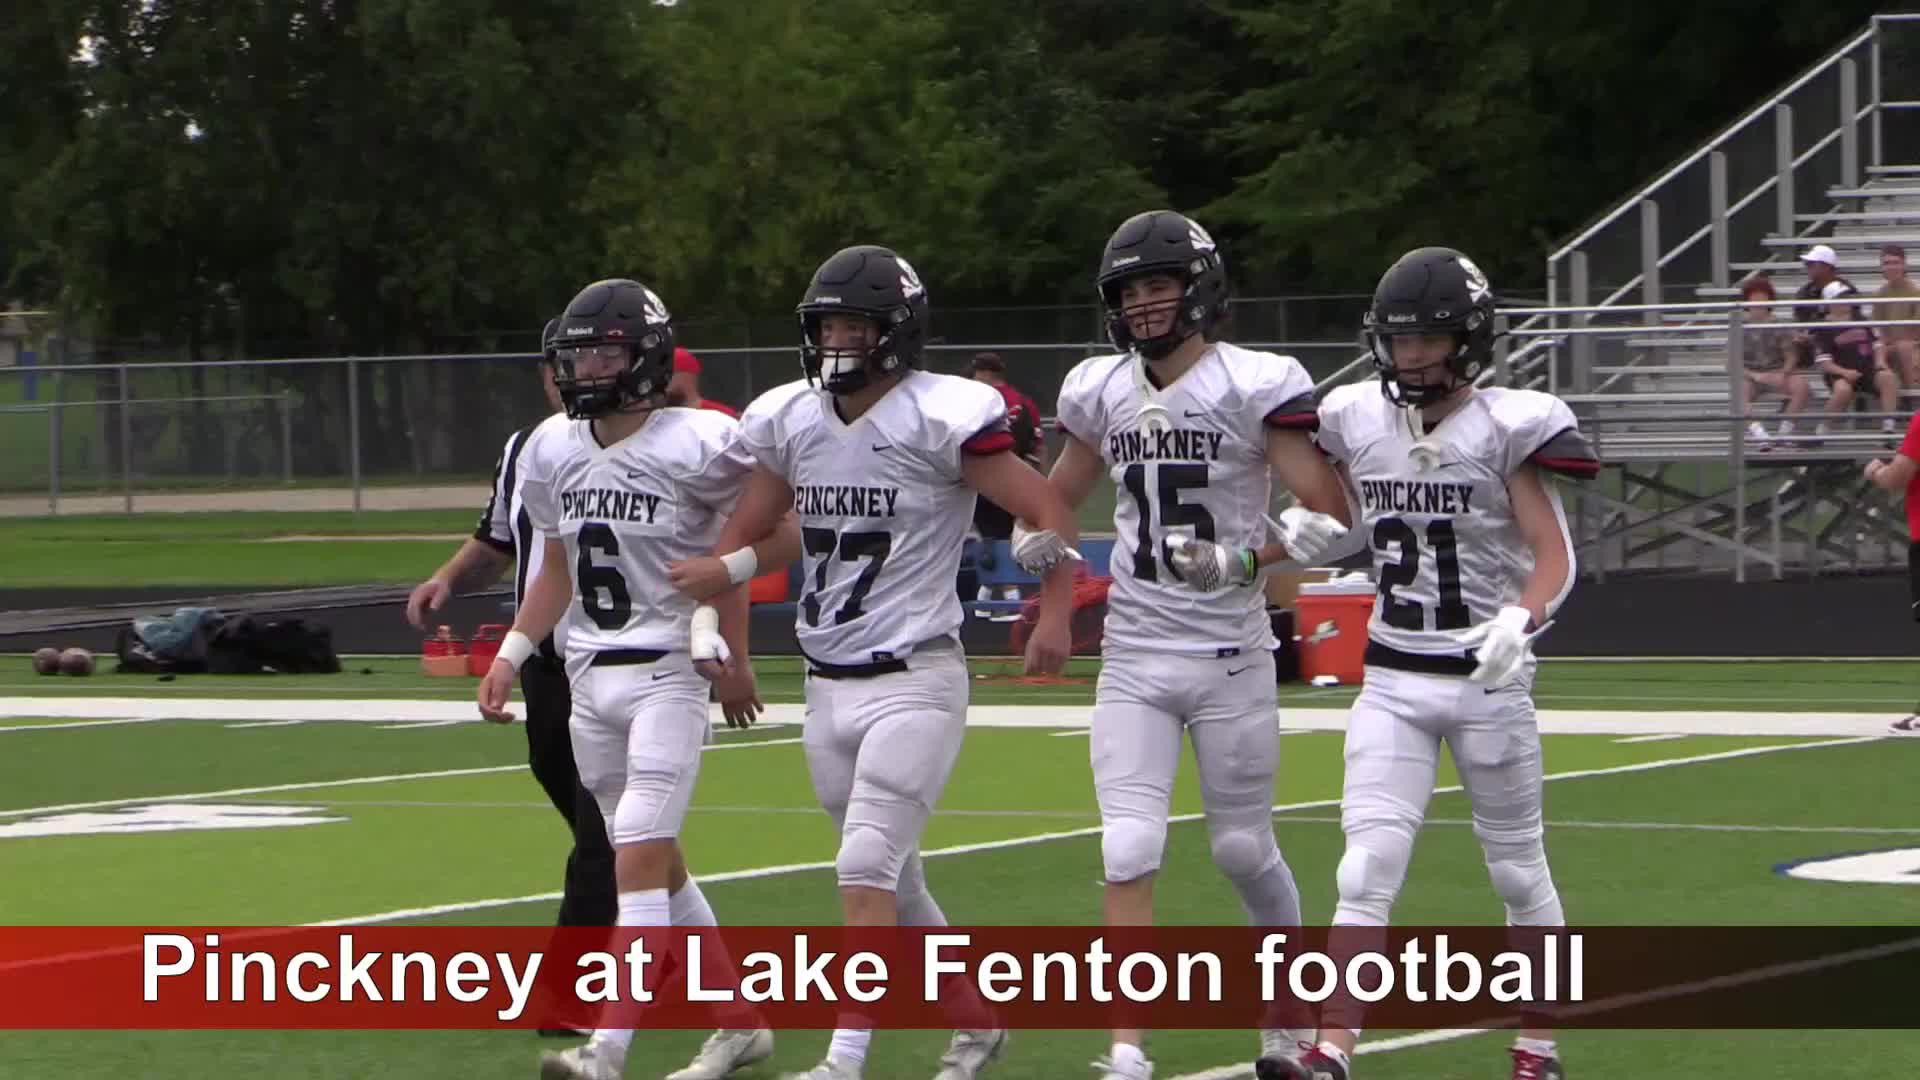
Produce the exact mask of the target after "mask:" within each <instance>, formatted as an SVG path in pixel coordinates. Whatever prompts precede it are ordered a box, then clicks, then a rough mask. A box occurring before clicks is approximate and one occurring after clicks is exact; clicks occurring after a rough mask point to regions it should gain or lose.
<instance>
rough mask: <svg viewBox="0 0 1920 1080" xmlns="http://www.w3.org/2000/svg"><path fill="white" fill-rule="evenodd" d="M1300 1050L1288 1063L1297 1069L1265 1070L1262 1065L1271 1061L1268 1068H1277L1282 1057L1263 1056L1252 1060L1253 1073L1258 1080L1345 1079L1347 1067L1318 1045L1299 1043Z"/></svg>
mask: <svg viewBox="0 0 1920 1080" xmlns="http://www.w3.org/2000/svg"><path fill="white" fill-rule="evenodd" d="M1300 1050H1301V1053H1300V1056H1299V1057H1297V1058H1295V1059H1293V1061H1292V1062H1290V1063H1288V1064H1291V1065H1292V1066H1293V1068H1294V1069H1296V1070H1298V1071H1296V1072H1270V1071H1267V1069H1264V1068H1262V1066H1263V1065H1266V1064H1267V1062H1269V1061H1272V1062H1273V1064H1272V1065H1271V1066H1268V1068H1272V1069H1277V1068H1279V1067H1280V1065H1281V1061H1282V1059H1279V1058H1271V1059H1270V1058H1264V1057H1263V1058H1261V1059H1260V1060H1259V1061H1256V1062H1254V1065H1253V1070H1254V1075H1255V1076H1258V1077H1259V1078H1260V1080H1347V1067H1346V1066H1345V1065H1342V1064H1340V1063H1339V1062H1338V1061H1336V1060H1334V1059H1333V1058H1332V1057H1330V1056H1329V1055H1327V1054H1325V1053H1323V1052H1321V1050H1320V1048H1319V1047H1317V1046H1309V1045H1308V1044H1306V1043H1301V1044H1300Z"/></svg>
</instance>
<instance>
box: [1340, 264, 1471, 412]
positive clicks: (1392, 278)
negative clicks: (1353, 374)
mask: <svg viewBox="0 0 1920 1080" xmlns="http://www.w3.org/2000/svg"><path fill="white" fill-rule="evenodd" d="M1365 326H1366V335H1367V351H1368V352H1369V353H1371V354H1372V358H1373V368H1374V370H1375V371H1377V372H1379V374H1380V390H1381V392H1382V393H1384V394H1386V395H1387V400H1389V401H1391V402H1393V403H1394V404H1395V405H1399V406H1401V407H1403V408H1405V407H1416V406H1421V405H1428V404H1431V403H1433V402H1435V401H1439V400H1440V399H1441V398H1444V397H1446V396H1447V395H1448V394H1451V393H1453V392H1454V391H1455V390H1457V389H1459V388H1460V387H1461V386H1463V385H1466V384H1469V383H1472V382H1473V380H1474V379H1476V378H1478V377H1479V376H1480V373H1481V372H1483V371H1485V370H1486V368H1487V365H1488V364H1489V363H1491V362H1492V361H1493V287H1492V286H1491V285H1488V284H1487V276H1486V275H1485V274H1483V273H1481V272H1480V268H1479V267H1478V266H1475V265H1474V263H1473V260H1472V259H1469V258H1467V257H1466V256H1465V255H1462V254H1460V253H1459V252H1458V251H1455V250H1454V249H1452V248H1446V247H1424V248H1417V249H1415V250H1413V251H1409V252H1407V253H1406V254H1405V255H1402V256H1400V259H1399V261H1398V262H1396V263H1394V264H1393V265H1392V266H1390V267H1388V268H1387V272H1386V273H1385V274H1383V275H1381V277H1380V284H1379V285H1378V286H1376V287H1375V288H1374V290H1373V306H1372V307H1370V308H1368V309H1367V314H1366V323H1365ZM1395 334H1452V335H1453V340H1454V350H1453V352H1452V353H1450V354H1448V356H1447V361H1446V366H1447V371H1448V373H1449V374H1451V375H1452V376H1453V377H1452V378H1451V379H1447V380H1444V381H1441V382H1433V383H1413V382H1404V381H1402V380H1401V379H1400V373H1399V369H1398V368H1396V367H1395V366H1394V362H1393V342H1392V338H1393V336H1394V335H1395Z"/></svg>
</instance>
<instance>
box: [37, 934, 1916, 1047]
mask: <svg viewBox="0 0 1920 1080" xmlns="http://www.w3.org/2000/svg"><path fill="white" fill-rule="evenodd" d="M1916 971H1920V929H1915V928H1910V927H1737V928H1735V927H1589V928H1581V927H1574V928H1520V927H1513V928H1508V927H1395V928H1392V929H1390V930H1387V929H1361V928H1337V929H1334V930H1331V931H1330V930H1329V929H1327V928H1325V927H1315V928H1306V929H1301V928H1288V927H1277V928H1265V929H1259V928H1256V929H1248V928H1245V927H1233V928H1226V927H1164V928H1158V929H1144V928H1129V929H1113V928H1101V927H1085V926H1038V927H1034V926H992V927H942V928H938V929H928V928H914V929H899V930H894V929H886V930H871V929H842V928H839V927H772V926H753V927H728V928H725V929H718V930H713V929H709V930H701V931H686V930H668V929H661V930H657V931H652V930H650V931H646V932H635V931H631V930H625V931H608V930H594V929H573V928H568V929H561V930H554V929H550V928H532V927H344V928H341V927H329V928H311V927H300V928H295V927H4V928H0V1028H16V1029H29V1028H67V1029H87V1028H97V1029H105V1028H147V1029H174V1028H339V1029H346V1028H494V1027H523V1028H530V1027H561V1026H567V1027H635V1028H704V1027H713V1026H727V1027H735V1026H742V1025H744V1024H747V1023H749V1022H751V1023H756V1024H764V1025H767V1026H771V1027H775V1028H786V1029H805V1028H814V1029H818V1028H830V1027H836V1026H870V1027H879V1028H944V1027H954V1026H962V1027H980V1026H989V1025H991V1026H1000V1027H1019V1028H1081V1029H1104V1028H1108V1027H1114V1026H1140V1027H1147V1028H1157V1029H1173V1028H1247V1027H1256V1026H1289V1027H1293V1026H1302V1027H1305V1026H1322V1027H1336V1026H1339V1027H1365V1028H1367V1029H1370V1030H1380V1029H1408V1028H1431V1027H1457V1026H1489V1025H1495V1026H1497V1025H1501V1024H1509V1023H1519V1022H1522V1021H1525V1022H1527V1023H1529V1024H1539V1025H1547V1026H1554V1027H1562V1028H1578V1027H1584V1028H1836V1027H1838V1028H1876V1027H1878V1028H1893V1027H1920V995H1916V994H1915V993H1914V992H1913V985H1914V984H1913V979H1912V976H1913V973H1914V972H1916Z"/></svg>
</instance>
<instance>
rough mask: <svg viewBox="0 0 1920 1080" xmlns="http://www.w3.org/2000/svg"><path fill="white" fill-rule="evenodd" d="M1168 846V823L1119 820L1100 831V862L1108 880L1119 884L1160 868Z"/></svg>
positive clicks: (1116, 819) (1129, 819) (1131, 819)
mask: <svg viewBox="0 0 1920 1080" xmlns="http://www.w3.org/2000/svg"><path fill="white" fill-rule="evenodd" d="M1166 846H1167V826H1166V825H1165V823H1160V822H1153V821H1149V820H1147V819H1145V818H1130V817H1128V818H1115V819H1114V820H1112V821H1109V822H1108V823H1107V825H1106V828H1104V829H1102V830H1100V860H1101V862H1102V863H1103V864H1104V866H1105V869H1106V875H1107V881H1109V882H1110V883H1112V884H1115V885H1118V884H1122V883H1124V882H1128V881H1133V880H1135V879H1137V878H1143V877H1146V876H1147V875H1148V874H1151V873H1153V872H1154V871H1155V870H1158V869H1160V855H1161V853H1162V852H1163V851H1165V850H1166Z"/></svg>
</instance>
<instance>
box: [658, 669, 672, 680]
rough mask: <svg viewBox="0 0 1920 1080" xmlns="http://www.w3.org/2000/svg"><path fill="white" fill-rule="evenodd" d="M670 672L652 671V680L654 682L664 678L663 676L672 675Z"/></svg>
mask: <svg viewBox="0 0 1920 1080" xmlns="http://www.w3.org/2000/svg"><path fill="white" fill-rule="evenodd" d="M672 674H673V672H671V671H656V672H654V673H653V681H654V682H659V681H660V680H661V679H664V678H666V677H667V676H669V675H672Z"/></svg>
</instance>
